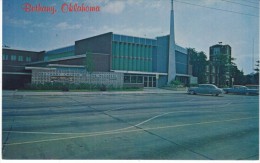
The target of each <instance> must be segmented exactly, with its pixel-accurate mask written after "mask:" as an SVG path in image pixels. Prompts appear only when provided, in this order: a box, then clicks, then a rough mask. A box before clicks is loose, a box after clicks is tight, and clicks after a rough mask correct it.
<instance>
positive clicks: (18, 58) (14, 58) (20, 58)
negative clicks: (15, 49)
mask: <svg viewBox="0 0 260 163" xmlns="http://www.w3.org/2000/svg"><path fill="white" fill-rule="evenodd" d="M24 59H25V60H24ZM3 60H4V61H8V60H11V61H19V62H23V61H26V62H31V61H32V58H31V57H29V56H26V57H24V56H17V55H8V54H3Z"/></svg>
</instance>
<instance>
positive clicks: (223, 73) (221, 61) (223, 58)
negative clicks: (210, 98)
mask: <svg viewBox="0 0 260 163" xmlns="http://www.w3.org/2000/svg"><path fill="white" fill-rule="evenodd" d="M234 60H235V59H234V58H232V57H229V56H228V55H226V54H219V55H216V56H214V57H212V58H211V65H212V66H213V67H214V69H215V79H216V82H215V84H217V85H218V86H225V85H231V82H232V81H231V69H232V67H233V66H234V65H235V63H233V62H232V61H234Z"/></svg>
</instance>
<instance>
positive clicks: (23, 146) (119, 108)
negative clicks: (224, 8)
mask: <svg viewBox="0 0 260 163" xmlns="http://www.w3.org/2000/svg"><path fill="white" fill-rule="evenodd" d="M2 100H3V109H2V121H3V122H2V130H3V131H2V157H3V159H91V160H93V159H98V160H103V159H116V160H117V159H130V160H132V159H134V160H147V159H148V160H158V159H160V160H258V159H259V97H258V96H242V95H223V96H220V97H216V96H207V95H203V96H202V95H187V94H184V93H174V94H170V93H168V94H163V93H157V94H107V95H102V94H97V95H71V96H69V95H66V96H58V95H56V96H51V95H48V96H47V95H45V96H28V95H26V96H11V95H10V96H3V98H2Z"/></svg>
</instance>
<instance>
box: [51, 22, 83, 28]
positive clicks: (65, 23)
mask: <svg viewBox="0 0 260 163" xmlns="http://www.w3.org/2000/svg"><path fill="white" fill-rule="evenodd" d="M80 28H81V25H80V24H73V25H71V24H68V23H67V22H61V23H59V24H57V25H56V26H55V29H57V30H69V29H80Z"/></svg>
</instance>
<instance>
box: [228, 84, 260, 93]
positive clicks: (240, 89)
mask: <svg viewBox="0 0 260 163" xmlns="http://www.w3.org/2000/svg"><path fill="white" fill-rule="evenodd" d="M223 91H224V93H226V94H228V93H233V94H245V95H259V90H258V89H249V88H247V87H246V86H242V85H234V86H233V87H232V88H224V89H223Z"/></svg>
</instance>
